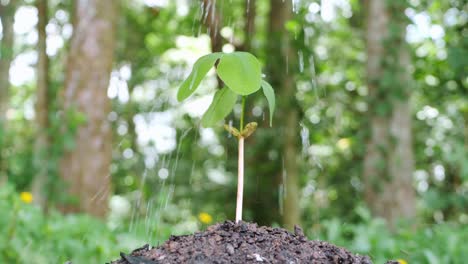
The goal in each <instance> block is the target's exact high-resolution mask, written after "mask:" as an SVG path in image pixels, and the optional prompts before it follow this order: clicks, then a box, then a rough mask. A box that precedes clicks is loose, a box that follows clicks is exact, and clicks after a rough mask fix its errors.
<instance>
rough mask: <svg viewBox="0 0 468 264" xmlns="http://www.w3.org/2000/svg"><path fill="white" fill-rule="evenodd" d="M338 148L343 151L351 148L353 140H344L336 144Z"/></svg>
mask: <svg viewBox="0 0 468 264" xmlns="http://www.w3.org/2000/svg"><path fill="white" fill-rule="evenodd" d="M336 146H337V147H338V148H339V149H341V150H345V149H347V148H349V146H351V140H350V139H349V138H342V139H340V140H338V142H336Z"/></svg>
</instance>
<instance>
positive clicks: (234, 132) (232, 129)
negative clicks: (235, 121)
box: [224, 124, 240, 138]
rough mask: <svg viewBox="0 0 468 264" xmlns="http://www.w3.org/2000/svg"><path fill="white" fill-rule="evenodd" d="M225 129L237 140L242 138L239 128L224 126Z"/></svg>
mask: <svg viewBox="0 0 468 264" xmlns="http://www.w3.org/2000/svg"><path fill="white" fill-rule="evenodd" d="M224 129H226V131H227V132H229V134H231V135H233V136H235V137H236V138H239V137H240V132H239V130H237V128H235V127H233V126H230V125H227V124H224Z"/></svg>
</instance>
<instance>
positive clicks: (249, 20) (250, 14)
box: [242, 0, 257, 51]
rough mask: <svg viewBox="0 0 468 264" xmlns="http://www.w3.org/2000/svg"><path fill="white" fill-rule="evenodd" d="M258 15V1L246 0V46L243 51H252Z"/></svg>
mask: <svg viewBox="0 0 468 264" xmlns="http://www.w3.org/2000/svg"><path fill="white" fill-rule="evenodd" d="M256 14H257V8H256V0H245V17H244V20H245V25H244V38H245V39H244V45H243V47H242V50H245V51H250V50H251V49H252V37H253V36H254V34H255V15H256Z"/></svg>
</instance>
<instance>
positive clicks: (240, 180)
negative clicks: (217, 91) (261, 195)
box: [236, 100, 244, 223]
mask: <svg viewBox="0 0 468 264" xmlns="http://www.w3.org/2000/svg"><path fill="white" fill-rule="evenodd" d="M242 101H244V100H242ZM242 112H243V111H242ZM237 173H238V174H237V203H236V223H238V222H239V221H241V220H242V200H243V196H244V138H243V137H242V136H241V137H239V163H238V164H237Z"/></svg>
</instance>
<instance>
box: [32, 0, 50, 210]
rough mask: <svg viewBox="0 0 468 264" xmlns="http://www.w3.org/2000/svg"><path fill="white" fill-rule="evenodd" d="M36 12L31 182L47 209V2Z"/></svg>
mask: <svg viewBox="0 0 468 264" xmlns="http://www.w3.org/2000/svg"><path fill="white" fill-rule="evenodd" d="M36 5H37V11H38V23H37V31H38V40H37V49H38V59H37V88H36V89H37V99H36V100H37V101H36V125H37V137H36V146H35V153H34V166H35V171H36V175H35V177H34V180H33V188H32V191H33V195H34V201H35V202H36V203H37V204H39V205H41V206H43V208H44V209H47V199H48V197H47V194H48V188H47V182H48V177H49V145H50V139H49V133H48V130H49V105H50V101H49V94H50V93H49V57H48V56H47V52H46V48H47V46H46V39H47V34H46V26H47V21H48V18H47V17H48V15H47V14H48V12H47V8H48V1H47V0H37V1H36Z"/></svg>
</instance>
